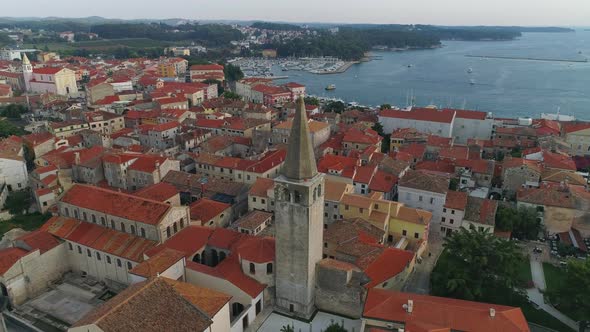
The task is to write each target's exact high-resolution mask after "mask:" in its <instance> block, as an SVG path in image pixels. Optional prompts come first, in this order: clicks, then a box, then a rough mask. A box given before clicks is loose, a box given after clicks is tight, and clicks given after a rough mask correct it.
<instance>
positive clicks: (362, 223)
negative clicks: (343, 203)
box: [324, 218, 385, 246]
mask: <svg viewBox="0 0 590 332" xmlns="http://www.w3.org/2000/svg"><path fill="white" fill-rule="evenodd" d="M384 234H385V231H384V230H383V229H382V228H380V227H377V226H375V225H373V224H372V223H370V222H368V221H366V220H364V219H362V218H354V219H345V220H336V221H334V222H333V223H331V224H329V225H328V228H326V229H325V230H324V241H325V242H330V243H333V244H336V245H338V246H340V245H342V244H344V243H348V242H351V241H354V240H359V239H360V238H361V236H363V237H365V238H367V237H368V238H371V239H373V240H374V242H379V241H380V240H381V239H383V235H384Z"/></svg>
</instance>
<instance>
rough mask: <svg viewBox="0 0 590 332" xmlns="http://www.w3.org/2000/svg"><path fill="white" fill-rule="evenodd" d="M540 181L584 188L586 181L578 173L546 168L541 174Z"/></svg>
mask: <svg viewBox="0 0 590 332" xmlns="http://www.w3.org/2000/svg"><path fill="white" fill-rule="evenodd" d="M541 181H546V182H554V183H567V184H570V185H577V186H585V185H586V184H587V183H588V181H586V179H584V177H583V176H581V175H580V174H578V173H574V172H570V171H565V170H562V169H551V168H546V169H544V170H543V173H541Z"/></svg>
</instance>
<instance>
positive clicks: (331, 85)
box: [326, 84, 336, 91]
mask: <svg viewBox="0 0 590 332" xmlns="http://www.w3.org/2000/svg"><path fill="white" fill-rule="evenodd" d="M326 90H328V91H330V90H336V85H334V84H329V85H328V86H327V87H326Z"/></svg>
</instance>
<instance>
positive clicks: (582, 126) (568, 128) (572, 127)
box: [564, 122, 590, 134]
mask: <svg viewBox="0 0 590 332" xmlns="http://www.w3.org/2000/svg"><path fill="white" fill-rule="evenodd" d="M564 128H565V129H564V130H565V133H566V134H571V133H575V132H576V131H581V130H586V129H589V128H590V122H581V123H573V124H568V125H565V127H564Z"/></svg>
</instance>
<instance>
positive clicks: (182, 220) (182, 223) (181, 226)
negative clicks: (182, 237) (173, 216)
mask: <svg viewBox="0 0 590 332" xmlns="http://www.w3.org/2000/svg"><path fill="white" fill-rule="evenodd" d="M183 228H184V218H180V229H183Z"/></svg>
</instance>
